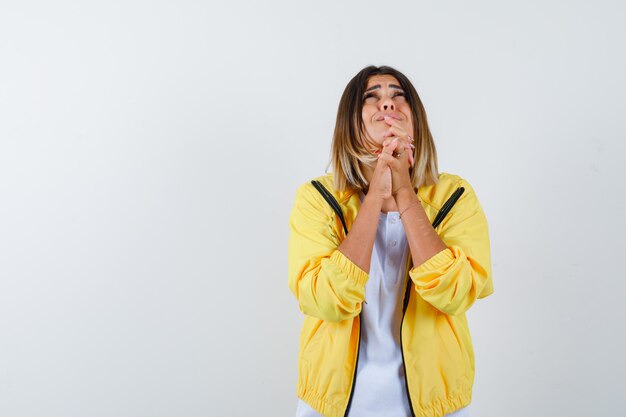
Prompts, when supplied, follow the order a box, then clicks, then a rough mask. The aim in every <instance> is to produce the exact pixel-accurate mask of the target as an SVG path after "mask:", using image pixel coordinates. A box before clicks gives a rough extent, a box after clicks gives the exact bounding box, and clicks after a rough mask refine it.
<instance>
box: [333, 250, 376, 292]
mask: <svg viewBox="0 0 626 417" xmlns="http://www.w3.org/2000/svg"><path fill="white" fill-rule="evenodd" d="M330 261H331V262H333V263H334V264H335V265H337V267H338V268H339V269H340V270H341V271H342V272H343V273H345V274H346V275H347V276H348V278H349V279H351V280H353V281H354V282H355V283H356V284H358V285H365V283H366V282H367V280H368V278H369V274H368V273H367V272H365V271H364V270H362V269H361V268H359V266H358V265H357V264H355V263H354V262H352V261H351V260H350V258H348V257H347V256H346V255H344V254H343V253H342V252H341V251H340V250H339V249H335V250H334V252H333V253H332V254H331V255H330Z"/></svg>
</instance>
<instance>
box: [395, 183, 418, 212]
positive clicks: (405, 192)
mask: <svg viewBox="0 0 626 417" xmlns="http://www.w3.org/2000/svg"><path fill="white" fill-rule="evenodd" d="M394 198H395V199H396V205H397V206H398V211H400V212H401V213H402V211H403V210H404V209H406V208H408V207H409V206H411V205H413V204H419V198H418V197H417V194H415V191H414V190H413V188H411V187H409V186H406V187H402V188H400V189H399V190H398V192H397V193H396V195H395V197H394Z"/></svg>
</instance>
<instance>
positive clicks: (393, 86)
mask: <svg viewBox="0 0 626 417" xmlns="http://www.w3.org/2000/svg"><path fill="white" fill-rule="evenodd" d="M377 88H380V84H376V85H373V86H371V87H370V88H368V89H367V90H365V92H366V93H367V92H368V91H372V90H376V89H377ZM389 88H395V89H397V90H402V87H400V86H399V85H395V84H389Z"/></svg>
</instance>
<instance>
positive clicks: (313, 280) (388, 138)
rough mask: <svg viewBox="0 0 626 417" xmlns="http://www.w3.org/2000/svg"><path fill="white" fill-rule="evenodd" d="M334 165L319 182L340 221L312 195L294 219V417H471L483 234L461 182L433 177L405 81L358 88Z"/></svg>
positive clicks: (415, 100) (431, 158)
mask: <svg viewBox="0 0 626 417" xmlns="http://www.w3.org/2000/svg"><path fill="white" fill-rule="evenodd" d="M331 163H332V165H333V172H332V173H330V174H326V175H323V176H320V177H317V178H316V180H317V181H319V184H321V185H322V186H323V187H324V188H325V189H326V190H327V191H328V192H329V193H330V195H332V197H333V198H334V199H335V200H336V202H337V205H338V208H339V209H340V210H341V213H342V216H343V221H342V218H341V217H340V216H339V215H338V214H337V213H336V211H335V210H334V209H333V208H332V206H331V205H330V204H329V202H328V201H327V199H326V198H325V197H324V196H323V195H322V194H321V192H320V189H318V187H317V186H315V185H313V183H312V182H307V183H304V184H302V185H301V186H300V187H299V188H298V189H297V191H296V196H295V202H294V205H293V208H292V211H291V215H290V219H289V227H290V235H289V253H288V264H289V265H288V270H289V282H288V283H289V288H290V290H291V291H292V292H293V294H294V295H295V297H296V299H297V300H298V303H299V306H300V310H301V311H302V313H304V315H305V318H304V323H303V326H302V331H301V333H300V351H299V355H298V381H297V395H298V397H299V400H298V407H297V411H296V416H297V417H312V416H315V417H319V416H325V417H343V416H351V417H369V416H372V417H373V416H381V417H382V416H384V417H397V416H419V417H422V416H423V417H442V416H444V415H447V416H453V417H467V416H469V413H468V408H467V406H468V404H469V403H470V402H471V399H472V386H473V382H474V351H473V346H472V340H471V336H470V332H469V328H468V323H467V319H466V317H465V312H466V311H467V310H468V309H469V308H470V307H471V306H472V305H473V304H474V302H475V301H476V299H479V298H484V297H486V296H488V295H490V294H491V293H493V281H492V277H491V259H490V248H489V236H488V228H487V220H486V218H485V215H484V213H483V210H482V207H481V205H480V203H479V201H478V198H477V196H476V194H475V192H474V190H473V188H472V187H471V186H470V184H469V183H468V181H467V180H465V179H464V178H462V177H460V176H458V175H454V174H450V173H445V172H442V173H439V172H438V168H437V154H436V151H435V145H434V142H433V138H432V136H431V133H430V130H429V128H428V123H427V120H426V113H425V110H424V107H423V105H422V102H421V100H420V98H419V96H418V94H417V92H416V90H415V88H414V86H413V85H412V84H411V82H410V81H409V80H408V79H407V77H405V76H404V75H403V74H402V73H400V72H399V71H397V70H395V69H393V68H390V67H386V66H383V67H375V66H369V67H367V68H364V69H363V70H361V71H360V72H359V73H358V74H356V76H355V77H354V78H352V80H350V82H349V83H348V85H347V86H346V88H345V91H344V92H343V95H342V97H341V101H340V103H339V110H338V113H337V121H336V126H335V132H334V137H333V143H332V161H331ZM461 192H462V193H461ZM459 193H461V194H460V197H458V196H459ZM453 195H454V197H453V198H452V199H451V200H449V199H450V197H452V196H453ZM457 198H458V199H457ZM452 201H455V202H454V204H453V205H452V208H451V209H449V206H450V204H451V202H452ZM442 212H446V215H445V217H444V218H443V221H440V222H436V218H437V216H438V215H439V216H441V215H442V214H443V213H442ZM344 223H345V227H344ZM434 223H438V224H436V226H435V227H433V224H434ZM346 230H348V233H346Z"/></svg>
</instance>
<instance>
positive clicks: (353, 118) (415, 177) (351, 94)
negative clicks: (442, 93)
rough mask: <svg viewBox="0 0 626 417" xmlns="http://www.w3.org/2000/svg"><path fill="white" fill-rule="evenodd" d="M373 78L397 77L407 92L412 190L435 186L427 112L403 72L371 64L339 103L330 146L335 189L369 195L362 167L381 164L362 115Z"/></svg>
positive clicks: (352, 81)
mask: <svg viewBox="0 0 626 417" xmlns="http://www.w3.org/2000/svg"><path fill="white" fill-rule="evenodd" d="M373 75H392V76H394V77H395V78H396V79H397V80H398V82H399V83H400V86H401V87H402V89H403V90H404V92H405V96H406V100H407V102H408V104H409V106H410V107H411V113H412V116H413V130H414V131H413V135H412V136H413V138H414V140H415V142H414V145H415V149H414V150H413V152H414V153H413V159H414V160H415V165H414V166H413V167H411V168H409V175H410V177H411V183H412V184H413V187H414V188H417V187H421V186H423V185H424V186H425V185H433V184H436V183H437V181H438V179H439V171H438V168H437V151H436V149H435V143H434V142H433V137H432V135H431V133H430V129H429V127H428V121H427V119H426V111H425V110H424V106H423V105H422V101H421V100H420V97H419V95H418V94H417V91H416V90H415V87H413V84H411V82H410V81H409V79H408V78H407V77H406V76H405V75H404V74H402V73H401V72H400V71H398V70H396V69H394V68H391V67H388V66H381V67H376V66H373V65H371V66H368V67H365V68H363V69H362V70H361V71H359V73H358V74H356V75H355V76H354V78H352V79H351V80H350V82H349V83H348V85H347V86H346V88H345V90H344V91H343V94H342V96H341V100H340V101H339V108H338V110H337V121H336V123H335V131H334V133H333V142H332V147H331V161H330V162H329V164H328V165H327V166H326V170H328V166H330V165H331V164H332V167H333V177H334V186H335V189H337V190H341V191H346V190H349V189H356V190H360V191H364V192H366V191H367V189H368V187H369V183H368V181H367V179H366V178H365V176H364V174H363V166H364V165H368V166H371V167H372V168H373V167H374V166H375V165H376V163H377V161H378V158H377V157H376V155H374V154H372V153H371V152H370V151H368V150H367V148H366V144H365V140H364V136H365V127H364V124H363V115H362V111H363V94H364V93H365V89H366V87H367V81H368V79H369V78H370V77H371V76H373Z"/></svg>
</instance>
